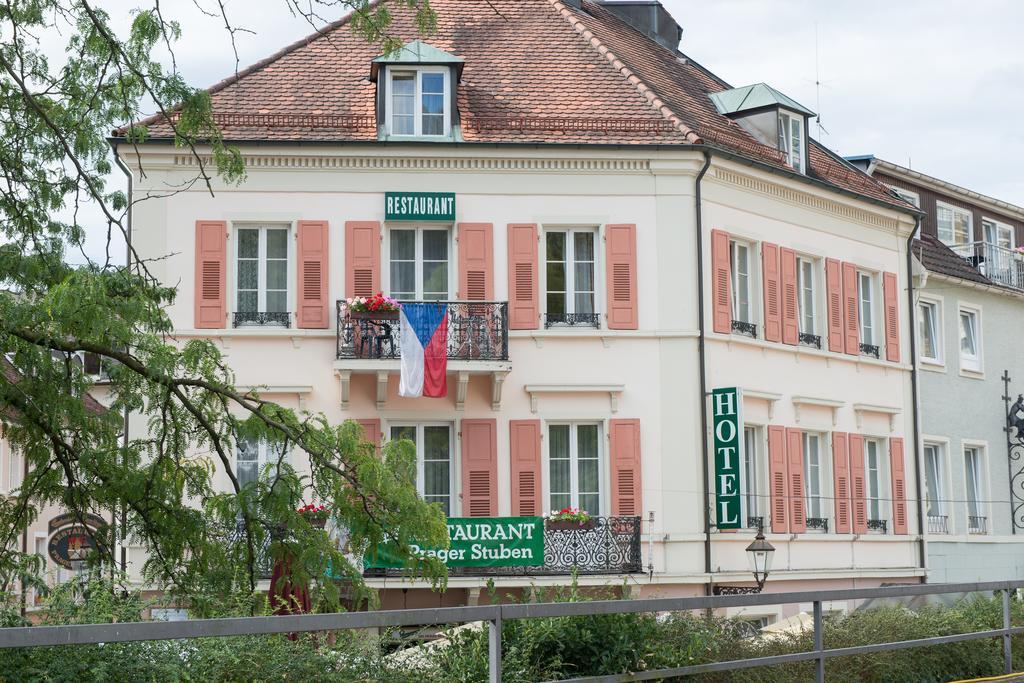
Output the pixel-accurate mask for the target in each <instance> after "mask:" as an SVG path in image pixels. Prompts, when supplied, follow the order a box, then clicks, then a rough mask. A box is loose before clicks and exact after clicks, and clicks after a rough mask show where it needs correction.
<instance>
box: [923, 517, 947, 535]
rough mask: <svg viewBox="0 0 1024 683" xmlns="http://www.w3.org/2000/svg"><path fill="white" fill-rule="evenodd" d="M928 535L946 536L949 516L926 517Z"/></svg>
mask: <svg viewBox="0 0 1024 683" xmlns="http://www.w3.org/2000/svg"><path fill="white" fill-rule="evenodd" d="M928 533H930V534H948V533H949V515H928Z"/></svg>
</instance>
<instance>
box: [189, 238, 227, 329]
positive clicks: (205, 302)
mask: <svg viewBox="0 0 1024 683" xmlns="http://www.w3.org/2000/svg"><path fill="white" fill-rule="evenodd" d="M227 231H228V224H227V223H226V222H225V221H196V298H195V325H196V329H199V330H202V329H215V328H221V327H224V326H225V324H226V323H227V317H228V308H227V288H228V287H227V270H228V232H227Z"/></svg>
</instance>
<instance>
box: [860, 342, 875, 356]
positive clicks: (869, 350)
mask: <svg viewBox="0 0 1024 683" xmlns="http://www.w3.org/2000/svg"><path fill="white" fill-rule="evenodd" d="M860 352H861V355H864V356H871V357H872V358H878V345H877V344H861V345H860Z"/></svg>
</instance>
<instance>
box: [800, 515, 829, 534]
mask: <svg viewBox="0 0 1024 683" xmlns="http://www.w3.org/2000/svg"><path fill="white" fill-rule="evenodd" d="M805 523H806V524H807V530H808V531H810V530H811V529H820V530H821V531H822V532H823V533H826V534H827V533H828V517H807V518H806V521H805Z"/></svg>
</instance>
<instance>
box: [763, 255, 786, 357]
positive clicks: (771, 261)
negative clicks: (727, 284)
mask: <svg viewBox="0 0 1024 683" xmlns="http://www.w3.org/2000/svg"><path fill="white" fill-rule="evenodd" d="M761 259H762V268H761V271H762V273H763V274H764V338H765V341H773V342H777V341H782V301H781V299H782V292H780V291H779V290H780V289H781V288H782V278H781V277H780V273H779V247H778V245H775V244H771V243H770V242H763V243H762V244H761Z"/></svg>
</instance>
